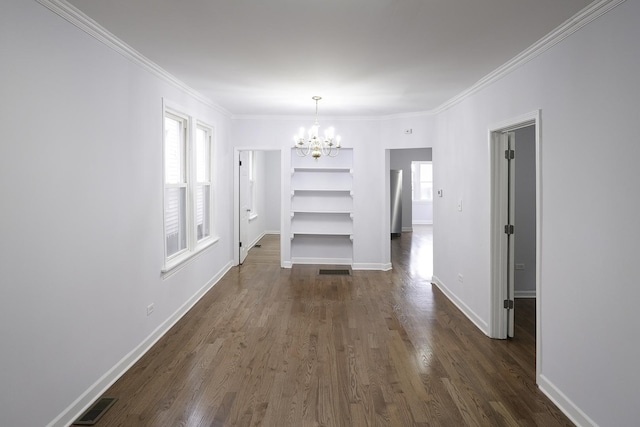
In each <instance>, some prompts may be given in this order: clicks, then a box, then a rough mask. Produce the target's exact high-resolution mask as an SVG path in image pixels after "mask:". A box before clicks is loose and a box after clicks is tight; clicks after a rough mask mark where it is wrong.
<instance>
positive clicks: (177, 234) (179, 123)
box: [164, 113, 187, 258]
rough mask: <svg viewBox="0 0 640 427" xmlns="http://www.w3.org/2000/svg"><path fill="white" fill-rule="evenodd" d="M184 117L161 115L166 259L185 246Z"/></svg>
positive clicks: (182, 249)
mask: <svg viewBox="0 0 640 427" xmlns="http://www.w3.org/2000/svg"><path fill="white" fill-rule="evenodd" d="M186 139H187V120H186V118H185V117H180V116H178V115H175V114H171V113H166V114H165V117H164V234H165V240H166V241H165V249H166V256H167V258H169V257H171V256H174V255H176V254H178V253H180V252H182V251H184V250H186V248H187V173H186V172H187V167H186V166H187V165H186V158H187V156H186V152H187V150H186V148H187V147H186Z"/></svg>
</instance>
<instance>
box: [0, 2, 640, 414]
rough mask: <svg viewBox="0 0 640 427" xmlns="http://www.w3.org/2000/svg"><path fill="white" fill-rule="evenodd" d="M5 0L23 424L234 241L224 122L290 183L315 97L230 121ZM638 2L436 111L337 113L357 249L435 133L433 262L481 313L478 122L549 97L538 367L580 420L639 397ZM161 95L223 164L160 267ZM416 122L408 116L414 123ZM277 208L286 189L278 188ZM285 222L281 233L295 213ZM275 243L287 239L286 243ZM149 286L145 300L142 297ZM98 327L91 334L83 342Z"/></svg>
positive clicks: (2, 250) (3, 328) (5, 385)
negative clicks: (189, 252) (205, 217)
mask: <svg viewBox="0 0 640 427" xmlns="http://www.w3.org/2000/svg"><path fill="white" fill-rule="evenodd" d="M5 3H6V4H5V5H3V14H2V15H0V31H1V32H2V33H1V35H2V37H0V51H1V52H2V54H3V58H9V59H10V60H3V61H2V62H1V63H0V67H1V68H0V71H1V73H2V84H1V85H0V91H1V92H0V99H2V100H3V103H2V106H1V107H0V108H1V110H0V113H1V114H0V120H1V121H2V122H1V124H2V125H3V126H2V128H3V130H4V133H3V140H2V144H1V145H0V150H1V153H0V183H1V184H0V185H1V186H2V187H1V188H2V217H3V219H4V221H3V224H5V225H4V227H3V230H2V236H3V238H2V240H1V241H0V260H2V261H1V262H2V268H1V271H2V292H3V295H2V298H1V299H0V337H1V338H2V342H3V350H2V352H0V358H1V359H0V362H1V363H2V365H3V366H5V367H11V369H2V370H0V384H1V385H0V387H1V388H0V392H1V394H2V396H3V399H2V401H1V402H0V424H2V425H5V424H6V425H15V426H20V425H28V426H32V425H43V424H46V423H48V422H50V421H51V420H54V419H56V417H57V416H58V415H64V414H70V413H72V412H73V408H77V407H79V406H82V404H83V402H88V401H89V400H91V398H92V397H95V393H96V392H98V391H99V388H100V387H101V386H102V385H104V384H106V383H107V382H108V381H109V380H110V379H111V378H112V377H114V376H115V374H116V373H117V372H116V371H117V370H118V369H120V368H121V367H122V361H123V360H128V359H125V356H127V354H130V352H133V353H131V354H137V353H139V352H140V351H141V350H143V348H142V347H144V346H145V345H146V344H148V343H149V337H154V336H156V335H157V333H158V331H161V330H163V328H165V327H166V326H167V323H166V322H170V321H171V320H172V315H173V314H174V313H176V312H179V310H180V309H181V307H182V306H183V304H185V303H186V304H188V303H190V302H191V301H192V298H193V297H194V296H197V295H198V291H199V290H200V289H201V288H202V287H204V286H206V285H207V284H210V283H212V280H215V278H216V277H217V275H218V274H220V273H221V272H222V271H224V269H225V268H226V266H227V265H228V263H229V262H230V260H231V259H232V257H233V251H234V250H235V246H234V245H235V240H234V238H233V236H232V233H233V230H234V228H235V227H234V226H233V221H234V218H233V216H234V215H232V210H233V202H232V199H233V195H232V194H231V190H230V187H231V186H230V185H229V184H230V183H231V182H233V171H232V168H233V167H234V166H233V164H234V161H233V160H234V159H233V156H234V155H233V152H232V150H233V148H232V142H231V141H233V145H234V146H236V147H243V146H244V147H251V148H260V147H262V148H266V149H273V148H276V149H282V151H281V156H280V161H281V165H282V168H281V173H280V178H281V182H282V192H281V194H289V190H290V179H291V176H290V175H291V174H290V170H289V167H288V165H290V155H291V153H290V151H289V149H288V148H289V145H290V143H289V141H290V135H292V134H293V133H294V132H295V130H296V129H297V128H298V127H299V126H300V125H301V122H302V124H305V123H311V121H312V119H313V118H312V117H305V118H304V120H301V119H297V118H296V119H287V118H239V119H234V120H233V122H232V123H231V125H230V120H229V119H228V118H227V117H226V116H225V115H223V114H221V113H219V112H218V110H216V109H214V108H211V107H210V106H207V105H203V104H201V103H200V102H199V101H197V100H195V99H194V98H192V97H190V96H188V95H186V94H185V93H183V92H182V91H180V90H178V89H176V88H175V87H174V86H171V85H169V84H167V83H166V82H165V81H164V80H162V79H159V78H157V77H155V76H154V75H152V74H150V73H148V72H147V71H145V70H144V69H142V68H141V67H139V66H138V65H137V64H135V63H134V62H131V61H129V60H127V59H124V58H123V57H122V56H120V55H119V54H117V53H115V52H114V51H112V50H110V49H108V48H107V47H105V46H104V45H102V44H101V43H99V42H98V41H96V40H95V39H93V38H91V37H90V36H88V35H86V34H85V33H83V32H81V31H80V30H78V29H77V28H75V27H74V26H72V25H70V24H68V23H67V22H65V21H63V20H62V19H61V18H58V17H57V16H55V15H54V14H52V13H51V12H50V11H48V10H46V9H45V8H44V7H42V6H40V5H38V4H37V3H36V2H24V1H19V0H9V1H8V2H5ZM639 19H640V2H637V1H626V2H625V3H623V4H622V5H620V6H618V7H617V8H615V9H614V10H612V11H610V12H609V13H607V14H606V15H605V16H603V17H601V18H599V19H597V20H595V21H593V22H591V23H590V24H589V25H587V26H586V27H584V28H582V29H581V30H579V31H578V32H577V33H574V34H572V35H570V36H569V37H568V38H567V39H565V40H564V41H562V42H561V43H559V44H557V45H555V46H554V47H552V48H551V49H549V50H548V51H546V52H545V53H543V54H542V55H540V56H538V57H536V58H534V59H532V60H531V61H529V62H528V63H526V64H525V65H522V66H520V67H519V68H517V69H516V70H514V71H513V72H511V73H510V74H509V75H507V76H505V77H503V78H502V79H500V80H498V81H496V82H495V83H493V84H491V85H489V86H487V87H485V88H484V89H483V90H481V91H479V92H476V93H475V94H473V95H472V96H470V97H468V98H466V99H465V100H464V101H462V102H460V103H459V104H457V105H455V106H454V107H452V108H449V109H447V110H445V111H442V112H439V113H438V114H437V115H418V114H416V115H415V116H404V117H398V118H391V119H380V120H362V119H353V120H352V119H343V120H335V121H334V122H333V124H334V125H335V127H336V129H337V130H338V131H339V133H340V134H341V135H342V136H343V138H344V142H345V146H348V147H352V148H353V149H354V178H353V182H354V185H353V187H354V211H355V214H354V236H355V237H354V243H353V245H354V251H353V252H354V267H359V268H381V267H385V266H386V265H388V264H389V263H390V250H389V209H388V197H389V189H388V178H389V176H388V170H389V167H390V162H389V149H395V148H423V147H433V162H434V165H436V167H435V168H434V174H435V175H434V183H435V187H436V188H442V189H443V190H444V197H443V198H436V199H435V205H434V217H435V218H434V220H435V223H436V227H434V273H435V274H434V280H436V281H437V282H438V283H439V285H440V286H442V287H443V288H444V289H445V290H446V291H447V292H448V294H449V295H450V296H451V297H452V299H453V300H454V301H455V302H457V303H458V304H459V305H460V306H461V308H462V309H463V310H464V311H465V312H466V313H467V315H469V317H470V318H471V319H472V320H474V321H475V322H476V324H478V326H479V327H480V328H481V329H482V330H484V331H485V332H487V331H488V326H489V325H488V322H489V318H490V316H489V300H490V298H489V295H490V283H489V279H490V271H489V268H490V259H489V252H490V250H489V249H490V248H489V239H490V236H489V229H490V213H489V195H490V193H489V183H490V177H489V145H488V144H489V143H488V129H489V128H490V127H491V125H493V124H495V123H498V122H501V121H503V120H505V119H510V118H512V117H515V116H518V115H520V114H523V113H528V112H530V111H532V110H535V109H538V108H539V109H541V110H542V124H541V141H542V142H541V144H542V146H541V156H542V157H541V168H542V169H541V174H542V189H541V190H542V204H541V209H542V219H541V220H542V227H541V233H542V235H541V237H542V247H541V251H542V259H541V265H542V271H541V278H540V280H541V287H540V291H541V293H540V295H539V299H540V304H541V319H540V322H541V328H540V334H541V337H542V338H541V346H542V351H541V354H540V355H539V357H540V359H541V361H542V364H541V366H540V367H539V368H540V372H541V377H540V378H539V381H540V386H541V387H542V389H543V390H544V391H545V392H546V393H548V394H550V395H551V396H552V397H553V398H554V399H555V400H556V402H558V403H559V404H560V405H561V406H562V407H563V408H564V410H565V411H567V412H568V413H569V414H570V415H571V416H572V417H573V419H574V420H576V422H578V423H579V424H582V425H589V424H594V425H596V424H597V425H616V426H628V425H634V423H635V422H636V420H637V419H638V418H639V417H640V410H639V409H638V406H637V404H636V402H635V401H636V400H637V384H639V383H640V370H638V369H637V360H640V346H639V344H638V340H636V339H634V337H636V336H637V331H636V330H637V327H636V325H637V320H636V316H635V301H636V300H637V299H638V297H640V290H639V289H640V288H639V287H638V286H636V281H637V280H636V272H635V261H636V259H635V258H636V257H637V254H638V253H640V246H639V245H640V243H639V242H640V228H639V227H638V226H637V210H638V208H640V200H639V199H638V197H637V189H636V187H637V182H638V174H637V170H636V161H635V159H636V158H637V157H639V156H640V144H637V141H636V133H637V132H635V129H633V126H632V125H633V124H634V123H635V121H636V119H637V117H638V116H639V111H638V110H639V108H638V106H637V105H638V104H637V99H638V98H640V86H639V85H638V84H637V76H638V75H640V55H638V48H637V40H640V27H639V26H637V22H638V20H639ZM7 82H8V83H7ZM163 97H167V98H169V99H171V100H172V101H174V102H175V103H179V104H181V105H184V106H185V107H186V108H187V109H188V110H189V112H191V113H193V114H197V115H199V116H201V117H202V118H203V119H204V120H205V121H208V122H210V123H211V124H213V125H215V126H216V138H217V139H216V141H217V143H218V144H217V145H218V150H217V159H218V161H217V164H216V181H217V182H218V183H220V184H219V185H217V186H216V187H217V188H216V197H217V202H218V205H219V206H220V208H219V209H218V210H217V211H216V228H217V231H218V232H219V234H220V241H219V242H218V243H217V244H216V245H214V246H213V247H212V248H211V249H210V250H209V251H207V252H206V253H205V254H203V255H202V256H200V257H198V258H196V259H195V260H194V261H193V262H192V263H190V264H189V265H188V266H187V267H186V268H185V269H183V270H181V271H180V272H178V273H176V274H175V275H173V276H171V277H170V278H168V279H166V280H162V278H161V275H160V268H161V266H162V231H161V230H162V185H161V182H162V176H161V170H162V169H161V154H162V153H161V141H162V135H161V120H162V119H161V117H162V110H161V99H162V98H163ZM321 120H322V123H323V125H325V124H326V125H327V126H328V125H330V124H331V123H329V122H328V120H326V119H321ZM407 128H411V129H412V130H413V133H412V134H410V135H406V134H404V130H405V129H407ZM231 136H233V138H231ZM256 144H258V146H256ZM603 153H609V155H603ZM459 200H462V201H463V210H462V212H458V211H457V203H458V201H459ZM281 208H282V212H288V211H289V210H290V198H287V197H283V198H282V200H281ZM377 213H379V214H377ZM282 224H283V227H282V232H283V233H284V234H285V235H287V234H288V233H289V229H288V222H287V221H283V222H282ZM283 257H285V258H286V257H290V253H289V252H288V249H287V247H286V245H285V246H283ZM459 273H460V274H463V275H464V281H463V282H462V283H461V282H459V281H458V280H457V275H458V274H459ZM151 302H153V303H155V304H156V311H155V313H153V315H152V316H150V317H147V316H146V314H145V307H146V305H147V304H149V303H151ZM610 313H611V314H610ZM154 334H156V335H154ZM95 335H100V336H101V339H100V340H93V341H92V342H91V345H88V346H82V345H78V343H79V342H81V340H82V338H83V337H85V336H91V337H93V336H95ZM111 369H115V371H110V370H111ZM103 376H104V377H103ZM101 377H103V379H102V381H99V380H100V379H101ZM83 393H87V394H86V395H85V394H83ZM76 399H79V400H78V401H77V402H76V404H75V406H70V405H73V402H74V400H76ZM36 401H37V402H39V404H38V405H37V406H36V407H35V408H36V410H34V409H33V408H34V407H33V402H36ZM67 408H70V409H69V410H68V411H67V412H65V411H66V410H67ZM62 421H64V420H63V419H61V421H60V422H62ZM67 421H68V420H67Z"/></svg>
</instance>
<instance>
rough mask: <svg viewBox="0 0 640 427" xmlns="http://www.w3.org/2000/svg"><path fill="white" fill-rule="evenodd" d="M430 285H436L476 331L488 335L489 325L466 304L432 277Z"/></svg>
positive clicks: (436, 278)
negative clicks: (474, 326) (478, 330)
mask: <svg viewBox="0 0 640 427" xmlns="http://www.w3.org/2000/svg"><path fill="white" fill-rule="evenodd" d="M431 283H433V284H434V285H436V286H437V287H438V289H440V290H441V291H442V293H443V294H445V295H446V297H447V298H449V300H450V301H451V302H452V303H453V304H454V305H455V306H456V307H458V309H459V310H460V311H461V312H462V314H464V315H465V316H467V318H468V319H469V320H471V322H472V323H473V324H474V325H476V327H477V328H478V329H480V330H481V331H482V332H483V333H484V334H485V335H487V336H488V335H489V325H488V324H487V322H485V321H484V320H482V318H481V317H480V316H478V315H477V314H476V313H475V312H474V311H473V310H472V309H471V308H470V307H469V306H468V305H467V304H465V303H464V302H463V301H462V300H461V299H460V298H458V297H457V296H456V294H455V293H453V292H452V291H451V290H450V289H449V288H448V287H447V286H446V285H445V284H444V283H442V281H440V279H438V277H436V276H433V277H432V278H431Z"/></svg>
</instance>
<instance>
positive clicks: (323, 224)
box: [291, 149, 353, 264]
mask: <svg viewBox="0 0 640 427" xmlns="http://www.w3.org/2000/svg"><path fill="white" fill-rule="evenodd" d="M291 163H292V165H291V261H292V263H293V264H296V263H298V264H351V263H352V261H353V243H352V241H353V191H352V188H353V169H352V165H353V150H351V149H342V150H341V151H340V154H339V155H338V156H337V157H321V158H320V159H318V160H315V159H313V158H311V157H299V156H297V155H296V154H295V151H292V153H291Z"/></svg>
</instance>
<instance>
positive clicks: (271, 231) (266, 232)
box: [263, 230, 280, 234]
mask: <svg viewBox="0 0 640 427" xmlns="http://www.w3.org/2000/svg"><path fill="white" fill-rule="evenodd" d="M263 234H280V230H266V231H265V232H264V233H263Z"/></svg>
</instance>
